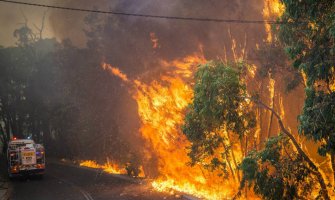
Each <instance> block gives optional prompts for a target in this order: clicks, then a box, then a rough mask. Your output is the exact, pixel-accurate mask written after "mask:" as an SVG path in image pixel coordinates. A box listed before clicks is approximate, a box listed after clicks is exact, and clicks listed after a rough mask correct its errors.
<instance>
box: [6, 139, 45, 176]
mask: <svg viewBox="0 0 335 200" xmlns="http://www.w3.org/2000/svg"><path fill="white" fill-rule="evenodd" d="M7 166H8V176H9V178H14V177H18V176H29V175H36V176H39V177H43V174H44V171H45V151H44V147H43V145H41V144H36V143H35V142H34V140H31V139H16V138H14V139H13V140H11V141H9V142H8V147H7Z"/></svg>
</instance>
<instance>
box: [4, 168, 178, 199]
mask: <svg viewBox="0 0 335 200" xmlns="http://www.w3.org/2000/svg"><path fill="white" fill-rule="evenodd" d="M46 167H47V171H46V174H45V175H44V178H43V179H39V178H34V177H30V178H23V179H22V178H18V179H15V180H12V181H11V182H10V185H11V193H10V199H13V200H32V199H34V200H45V199H48V200H58V199H60V200H93V199H94V200H107V199H108V200H114V199H120V200H152V199H155V200H156V199H167V200H174V199H181V197H180V196H178V195H171V194H165V193H159V192H156V191H154V190H152V188H151V187H150V186H148V185H149V184H145V181H144V180H138V179H137V180H136V179H132V178H128V177H124V176H119V175H110V174H106V173H101V171H100V172H99V171H98V170H92V169H86V168H79V167H76V166H71V165H64V164H61V163H55V162H52V163H47V166H46Z"/></svg>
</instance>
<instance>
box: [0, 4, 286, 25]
mask: <svg viewBox="0 0 335 200" xmlns="http://www.w3.org/2000/svg"><path fill="white" fill-rule="evenodd" d="M0 2H5V3H12V4H19V5H26V6H35V7H44V8H52V9H60V10H70V11H78V12H90V13H99V14H110V15H121V16H131V17H142V18H156V19H169V20H185V21H202V22H216V23H236V24H283V22H279V21H273V20H239V19H216V18H197V17H178V16H164V15H150V14H138V13H126V12H115V11H104V10H92V9H83V8H73V7H72V8H71V7H65V6H53V5H47V4H37V3H27V2H21V1H10V0H0Z"/></svg>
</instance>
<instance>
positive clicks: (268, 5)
mask: <svg viewBox="0 0 335 200" xmlns="http://www.w3.org/2000/svg"><path fill="white" fill-rule="evenodd" d="M284 10H285V6H284V4H282V3H281V2H280V0H264V9H263V18H264V19H265V20H274V19H276V18H277V17H280V16H281V15H282V14H283V13H284ZM265 31H266V33H267V38H266V41H267V42H272V39H273V35H272V32H271V25H270V24H265Z"/></svg>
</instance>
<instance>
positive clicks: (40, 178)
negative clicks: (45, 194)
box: [35, 174, 44, 180]
mask: <svg viewBox="0 0 335 200" xmlns="http://www.w3.org/2000/svg"><path fill="white" fill-rule="evenodd" d="M35 177H36V178H37V179H39V180H42V179H43V178H44V174H36V175H35Z"/></svg>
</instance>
